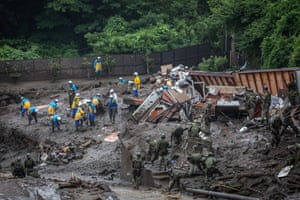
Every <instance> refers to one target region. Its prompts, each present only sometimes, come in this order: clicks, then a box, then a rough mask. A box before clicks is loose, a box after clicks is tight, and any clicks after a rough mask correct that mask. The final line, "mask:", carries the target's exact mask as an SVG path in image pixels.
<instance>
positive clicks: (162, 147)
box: [157, 134, 170, 170]
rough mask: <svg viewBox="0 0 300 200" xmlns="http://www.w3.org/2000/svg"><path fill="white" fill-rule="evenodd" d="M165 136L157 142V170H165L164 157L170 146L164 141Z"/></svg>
mask: <svg viewBox="0 0 300 200" xmlns="http://www.w3.org/2000/svg"><path fill="white" fill-rule="evenodd" d="M165 139H166V136H165V134H163V135H162V136H161V140H160V141H158V149H157V150H158V155H159V170H161V168H162V166H163V167H164V169H165V170H166V156H167V155H168V148H169V146H170V144H169V142H168V141H166V140H165Z"/></svg>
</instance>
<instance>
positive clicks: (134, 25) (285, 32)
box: [0, 0, 300, 68]
mask: <svg viewBox="0 0 300 200" xmlns="http://www.w3.org/2000/svg"><path fill="white" fill-rule="evenodd" d="M0 12H1V13H2V17H1V19H0V27H1V31H0V36H1V39H0V60H14V59H33V58H47V57H68V56H87V55H99V54H100V55H103V54H119V53H141V54H149V53H151V52H159V51H166V50H170V49H174V48H180V47H184V46H190V45H195V44H202V43H210V44H212V45H213V46H215V47H216V48H223V45H224V36H225V34H228V35H229V36H230V37H231V38H232V45H231V46H232V48H234V49H235V50H236V51H238V52H241V53H243V54H244V55H245V57H246V59H247V60H248V62H249V63H250V64H252V65H253V66H255V67H261V68H280V67H298V66H300V36H299V32H300V2H299V1H298V0H284V1H282V0H222V1H219V0H185V1H181V0H152V1H140V0H115V1H109V0H39V1H38V0H32V1H29V2H27V1H21V0H10V1H3V2H1V3H0Z"/></svg>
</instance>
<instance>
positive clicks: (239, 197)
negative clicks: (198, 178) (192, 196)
mask: <svg viewBox="0 0 300 200" xmlns="http://www.w3.org/2000/svg"><path fill="white" fill-rule="evenodd" d="M185 190H186V191H187V192H192V193H197V194H205V195H210V196H216V197H221V198H228V199H237V200H259V198H256V197H247V196H242V195H237V194H229V193H223V192H214V191H209V190H202V189H192V188H186V189H185Z"/></svg>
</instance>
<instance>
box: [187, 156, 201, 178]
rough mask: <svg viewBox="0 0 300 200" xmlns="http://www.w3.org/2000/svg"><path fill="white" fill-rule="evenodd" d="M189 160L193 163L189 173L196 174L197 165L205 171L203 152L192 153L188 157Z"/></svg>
mask: <svg viewBox="0 0 300 200" xmlns="http://www.w3.org/2000/svg"><path fill="white" fill-rule="evenodd" d="M187 161H188V162H189V163H191V164H192V167H191V168H190V172H189V174H190V175H192V174H195V171H196V169H195V167H197V168H198V169H199V170H200V171H204V166H203V161H202V154H201V153H192V154H190V155H189V156H188V157H187Z"/></svg>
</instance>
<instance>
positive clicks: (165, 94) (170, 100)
mask: <svg viewBox="0 0 300 200" xmlns="http://www.w3.org/2000/svg"><path fill="white" fill-rule="evenodd" d="M190 100H191V98H190V97H189V96H187V95H186V94H185V93H179V92H177V91H176V90H174V89H169V90H164V91H161V92H156V91H153V92H152V93H151V94H150V95H149V96H148V97H147V98H146V99H145V100H144V102H143V103H142V104H141V105H140V106H139V107H138V108H137V109H136V110H135V112H134V113H133V114H132V117H133V119H134V120H136V121H148V122H162V121H168V120H169V119H171V118H173V117H174V116H176V115H175V113H178V112H179V111H180V110H181V109H183V110H184V113H185V114H186V115H189V113H190V112H189V111H190V108H189V106H191V104H190V103H189V102H190ZM187 117H188V118H189V116H187ZM178 118H179V115H178Z"/></svg>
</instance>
